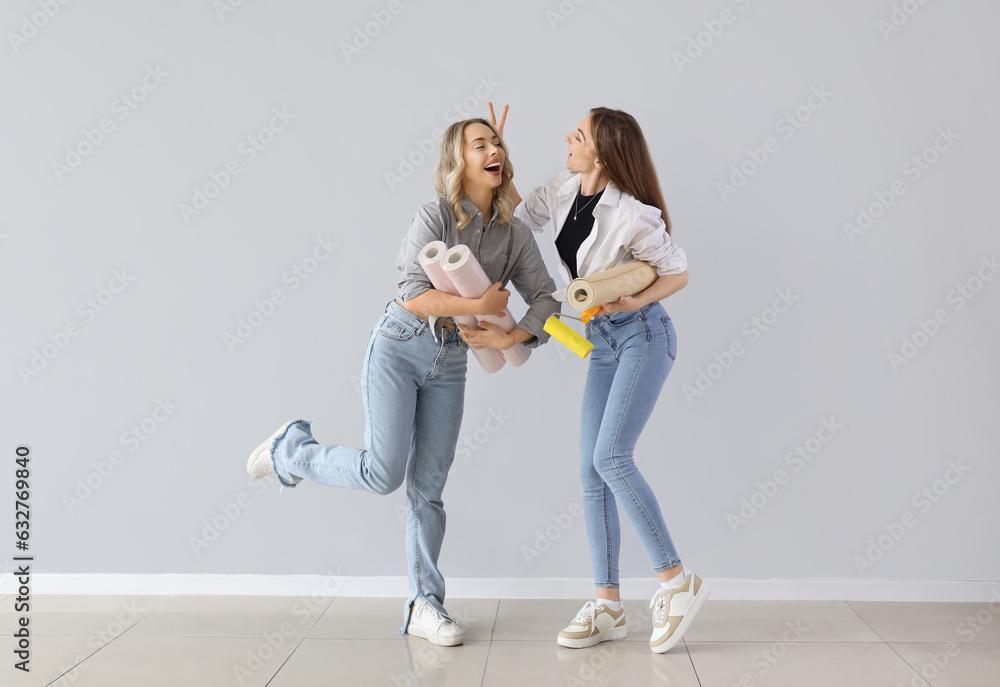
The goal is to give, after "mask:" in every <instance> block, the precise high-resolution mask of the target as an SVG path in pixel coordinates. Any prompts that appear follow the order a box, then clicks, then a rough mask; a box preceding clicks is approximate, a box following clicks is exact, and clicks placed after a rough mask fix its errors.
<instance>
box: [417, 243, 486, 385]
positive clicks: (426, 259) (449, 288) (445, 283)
mask: <svg viewBox="0 0 1000 687" xmlns="http://www.w3.org/2000/svg"><path fill="white" fill-rule="evenodd" d="M447 251H448V246H447V245H446V244H445V242H444V241H432V242H430V243H428V244H427V245H426V246H424V247H423V248H422V249H421V250H420V254H419V256H418V257H417V260H418V261H419V262H420V266H421V267H423V268H424V272H426V273H427V276H428V277H429V278H430V280H431V284H433V285H434V288H435V289H437V290H438V291H442V292H444V293H447V294H449V295H452V296H460V295H461V294H460V293H459V292H458V289H456V288H455V285H454V284H452V283H451V279H449V278H448V275H447V274H445V272H444V269H443V268H442V267H441V258H442V257H444V254H445V253H446V252H447ZM452 319H453V320H455V322H457V323H459V324H464V325H465V326H466V327H469V328H470V329H479V323H478V322H477V321H476V318H475V317H473V316H471V315H456V316H454V317H452ZM471 350H472V355H474V356H476V360H478V361H479V364H480V365H482V367H483V370H484V371H485V372H486V374H493V373H494V372H496V371H497V370H499V369H500V368H501V367H503V366H504V357H503V356H502V355H500V351H498V350H496V349H495V348H478V349H476V348H473V349H471Z"/></svg>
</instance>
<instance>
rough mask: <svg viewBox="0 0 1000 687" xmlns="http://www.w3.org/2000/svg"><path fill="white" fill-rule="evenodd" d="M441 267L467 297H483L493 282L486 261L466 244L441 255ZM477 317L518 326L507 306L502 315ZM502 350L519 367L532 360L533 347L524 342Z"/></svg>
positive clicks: (508, 327)
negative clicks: (483, 262) (482, 262)
mask: <svg viewBox="0 0 1000 687" xmlns="http://www.w3.org/2000/svg"><path fill="white" fill-rule="evenodd" d="M441 268H442V269H443V270H444V273H445V274H446V275H447V276H448V279H450V280H451V283H452V284H454V285H455V288H456V289H458V293H459V295H460V296H462V297H463V298H479V297H480V296H482V295H483V294H484V293H485V292H486V289H488V288H489V287H490V286H492V284H493V282H491V281H490V278H489V277H488V276H486V272H484V271H483V267H482V265H480V264H479V261H478V260H476V256H474V255H473V254H472V251H471V250H470V249H469V247H468V246H465V245H458V246H455V247H454V248H450V249H449V250H448V252H447V253H445V254H444V257H442V258H441ZM477 319H479V320H480V321H485V322H490V323H492V324H495V325H497V326H499V327H501V328H502V329H503V330H504V331H505V332H508V333H510V332H511V331H512V330H513V329H514V327H516V326H517V322H515V321H514V318H513V317H511V315H510V311H509V310H507V309H506V308H504V311H503V314H502V315H500V316H497V315H480V316H478V318H477ZM500 353H502V354H503V357H504V360H506V361H507V362H508V363H510V364H511V365H513V366H514V367H518V366H520V365H523V364H524V363H525V361H527V360H528V357H529V356H530V355H531V349H530V348H528V347H526V346H524V345H522V344H515V345H513V346H511V347H510V348H508V349H506V350H504V351H500Z"/></svg>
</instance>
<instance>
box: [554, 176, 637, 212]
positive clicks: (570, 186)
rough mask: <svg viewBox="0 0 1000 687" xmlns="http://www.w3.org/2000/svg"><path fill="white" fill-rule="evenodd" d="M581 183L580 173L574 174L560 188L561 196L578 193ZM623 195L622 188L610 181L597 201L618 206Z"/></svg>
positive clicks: (599, 203) (600, 203)
mask: <svg viewBox="0 0 1000 687" xmlns="http://www.w3.org/2000/svg"><path fill="white" fill-rule="evenodd" d="M581 183H582V182H581V181H580V175H579V174H574V175H573V176H571V177H570V178H569V179H567V180H566V183H564V184H563V185H562V186H561V187H560V188H559V196H560V197H565V196H568V195H576V193H577V192H578V191H579V190H580V185H581ZM621 195H622V191H621V189H619V188H618V187H617V186H615V185H614V183H612V182H610V181H609V182H608V185H607V187H606V188H605V189H604V193H603V194H602V195H601V199H600V200H598V201H597V204H598V205H610V206H611V207H618V201H619V200H620V199H621Z"/></svg>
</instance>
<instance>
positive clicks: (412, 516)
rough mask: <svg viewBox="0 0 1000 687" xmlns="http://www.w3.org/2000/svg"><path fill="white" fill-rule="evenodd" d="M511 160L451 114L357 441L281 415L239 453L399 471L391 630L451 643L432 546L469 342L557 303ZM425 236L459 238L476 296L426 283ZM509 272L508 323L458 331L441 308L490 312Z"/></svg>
mask: <svg viewBox="0 0 1000 687" xmlns="http://www.w3.org/2000/svg"><path fill="white" fill-rule="evenodd" d="M512 176H513V168H512V167H511V163H510V160H509V158H508V154H507V147H506V146H505V145H504V143H503V141H502V139H501V137H500V135H499V133H498V132H497V130H496V129H495V128H494V127H493V126H492V125H491V124H490V123H489V122H487V121H486V120H484V119H470V120H466V121H463V122H456V123H455V124H452V125H451V126H450V127H449V128H448V130H447V131H446V132H445V135H444V138H443V139H442V140H441V159H440V162H439V163H438V166H437V169H436V170H435V172H434V185H435V189H436V191H437V192H438V194H439V196H438V197H437V198H435V199H434V200H432V201H431V202H429V203H427V204H426V205H424V206H423V207H422V208H420V210H419V211H418V212H417V214H416V216H415V217H414V218H413V222H412V223H411V224H410V229H409V232H408V233H407V235H406V238H405V239H403V243H402V246H401V248H400V251H399V258H398V260H397V262H396V267H397V268H398V269H399V271H400V279H399V283H398V288H397V296H398V297H397V299H396V300H395V301H393V302H391V303H389V304H388V306H387V307H386V311H385V314H383V315H382V318H381V319H380V320H379V321H378V323H377V324H376V326H375V329H374V331H373V332H372V334H371V339H370V340H369V342H368V350H367V352H366V354H365V359H364V363H363V367H362V376H361V379H362V401H363V403H364V410H365V448H363V449H357V448H350V447H347V446H336V445H335V446H324V445H321V444H319V443H317V442H316V440H315V439H314V438H313V436H312V433H311V430H310V423H309V422H306V421H303V420H293V421H291V422H287V423H285V424H284V425H282V426H281V427H280V428H279V429H278V431H277V432H275V433H274V434H273V435H271V436H270V437H269V438H268V439H267V440H266V441H264V443H262V444H261V445H260V446H258V447H257V449H255V450H254V452H253V453H252V454H251V455H250V459H249V461H248V463H247V469H248V471H249V472H250V475H251V476H252V477H256V478H261V477H264V476H266V475H268V474H272V473H273V474H275V475H276V476H277V478H278V480H279V481H280V482H281V483H282V484H283V485H285V486H288V487H293V486H295V485H296V484H298V483H299V482H301V481H302V480H306V481H309V482H315V483H317V484H322V485H326V486H332V487H341V488H345V489H361V490H364V491H369V492H373V493H376V494H388V493H390V492H393V491H395V490H396V489H397V488H398V487H400V486H401V485H402V484H403V482H404V481H405V482H406V497H407V518H406V559H407V563H408V567H409V584H410V593H411V596H410V598H409V599H407V601H406V610H405V612H404V616H403V626H402V627H401V628H400V630H399V634H410V635H414V636H417V637H423V638H425V639H427V640H429V641H430V642H432V643H434V644H439V645H442V646H455V645H458V644H461V643H462V642H463V641H464V637H465V632H464V630H463V629H462V627H461V626H460V625H459V624H458V623H457V622H456V621H455V619H454V618H453V617H452V616H451V615H449V614H448V612H447V611H446V610H445V607H444V601H445V582H444V577H443V576H442V574H441V572H440V571H439V570H438V565H437V562H438V555H439V553H440V551H441V542H442V540H443V538H444V532H445V511H444V503H443V502H442V500H441V495H442V492H443V490H444V485H445V481H446V480H447V478H448V470H449V468H450V467H451V464H452V461H453V460H454V458H455V448H456V445H457V443H458V432H459V428H460V426H461V424H462V411H463V406H464V399H465V375H466V362H467V353H468V349H469V346H470V345H471V346H473V347H476V348H481V347H489V348H494V349H498V350H503V349H506V348H509V347H511V346H513V345H514V344H517V343H520V344H524V345H525V346H528V347H535V346H538V345H539V344H541V343H543V342H544V341H545V340H546V339H547V338H548V335H547V334H545V333H544V332H543V330H542V326H543V324H544V323H545V320H546V318H548V317H549V315H551V314H552V313H554V312H556V311H557V310H558V308H559V306H558V304H557V303H556V302H555V300H554V299H553V297H552V292H553V290H554V289H555V283H554V282H553V281H552V278H551V277H550V276H549V274H548V271H547V270H546V268H545V263H544V262H543V261H542V257H541V254H540V252H539V250H538V247H537V246H536V245H535V241H534V239H533V238H532V236H531V232H530V231H528V229H527V228H526V227H525V226H524V225H523V224H522V223H521V222H520V221H519V220H517V219H516V218H514V217H513V209H514V203H513V202H512V200H511V197H510V185H511V177H512ZM432 241H444V242H445V243H446V244H447V245H448V246H449V247H453V246H455V245H457V244H460V243H461V244H465V245H467V246H469V247H470V248H471V249H472V252H473V254H474V255H475V256H476V257H477V258H478V259H479V262H480V263H481V264H482V266H483V269H484V270H485V271H486V274H487V275H488V276H489V277H490V279H491V281H493V282H494V284H493V286H492V287H491V288H490V289H489V290H488V291H487V292H486V293H485V294H483V296H482V297H481V298H460V297H458V296H452V295H449V294H447V293H443V292H441V291H437V290H435V289H434V288H433V287H432V285H431V282H430V279H428V277H427V275H426V274H425V273H424V271H423V269H422V268H421V267H420V264H419V263H418V260H417V256H418V253H419V251H420V250H421V249H422V248H423V247H424V246H425V245H427V244H428V243H430V242H432ZM508 280H509V281H511V282H512V283H513V284H514V287H515V288H516V289H517V290H518V293H520V294H521V296H522V297H523V298H524V300H525V302H526V303H527V304H528V311H527V313H526V314H525V316H524V317H523V318H521V320H520V321H519V322H518V324H517V328H515V329H514V330H513V331H512V332H510V333H509V334H508V333H506V332H504V331H503V329H501V328H500V327H497V326H495V325H492V324H489V323H485V322H484V323H483V325H482V326H483V329H482V330H481V331H474V332H472V331H470V334H471V335H472V338H473V340H472V341H471V342H469V343H467V342H466V341H463V339H462V337H461V336H460V332H459V331H458V330H457V329H456V328H455V323H454V321H453V320H452V319H451V316H453V315H494V314H497V313H500V312H501V311H503V309H504V308H505V307H506V306H507V298H508V296H509V295H510V292H509V291H507V290H506V289H504V288H503V285H504V284H505V283H506V282H507V281H508Z"/></svg>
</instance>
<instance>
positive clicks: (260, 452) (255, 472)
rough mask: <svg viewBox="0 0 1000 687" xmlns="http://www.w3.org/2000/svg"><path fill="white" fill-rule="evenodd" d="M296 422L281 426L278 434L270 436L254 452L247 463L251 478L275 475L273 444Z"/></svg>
mask: <svg viewBox="0 0 1000 687" xmlns="http://www.w3.org/2000/svg"><path fill="white" fill-rule="evenodd" d="M295 422H298V420H290V421H289V422H286V423H285V424H283V425H281V427H279V428H278V431H277V432H275V433H274V434H272V435H271V436H269V437H268V438H267V439H266V440H265V441H264V443H263V444H261V445H260V446H258V447H257V448H255V449H254V450H253V452H252V453H251V454H250V459H249V460H248V461H247V472H249V473H250V476H251V477H253V478H254V479H260V478H262V477H267V476H268V475H273V474H274V462H273V461H272V460H271V444H273V443H274V440H275V439H277V438H278V437H279V436H281V435H282V434H283V433H284V432H285V430H286V429H288V426H289V425H291V424H293V423H295Z"/></svg>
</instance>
